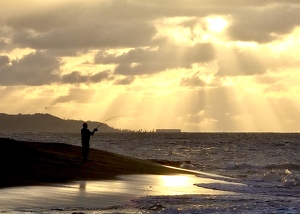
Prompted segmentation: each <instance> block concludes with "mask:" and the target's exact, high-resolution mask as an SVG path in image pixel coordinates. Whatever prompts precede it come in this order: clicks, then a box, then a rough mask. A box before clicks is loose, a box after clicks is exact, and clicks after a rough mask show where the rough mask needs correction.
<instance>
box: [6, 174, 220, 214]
mask: <svg viewBox="0 0 300 214" xmlns="http://www.w3.org/2000/svg"><path fill="white" fill-rule="evenodd" d="M210 182H212V179H209V178H203V177H196V176H195V175H191V174H176V175H149V174H138V175H121V176H117V177H116V179H113V180H99V181H74V182H70V183H64V184H59V183H58V184H52V185H46V186H45V185H42V186H23V187H9V188H2V189H0V212H1V211H3V212H10V211H27V212H33V213H36V212H37V213H39V212H42V211H50V212H51V213H56V212H55V211H59V212H58V213H63V212H62V211H66V212H67V211H69V212H70V211H82V210H84V213H89V212H87V211H88V210H89V211H95V210H115V209H119V210H122V209H133V210H136V209H140V208H141V209H143V208H142V207H139V206H140V205H137V204H136V203H134V200H139V199H140V198H143V197H145V196H163V195H169V196H171V195H190V194H202V195H219V194H222V193H223V194H224V193H225V192H222V191H218V190H212V189H204V188H201V187H197V186H195V185H194V184H197V183H210ZM46 213H47V212H46ZM122 213H123V212H122ZM125 213H126V212H125Z"/></svg>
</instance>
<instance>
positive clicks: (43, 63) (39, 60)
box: [0, 52, 61, 86]
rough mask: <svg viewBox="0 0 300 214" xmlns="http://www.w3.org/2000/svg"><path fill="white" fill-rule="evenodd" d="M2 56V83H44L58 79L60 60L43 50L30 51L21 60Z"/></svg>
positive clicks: (35, 84) (0, 83)
mask: <svg viewBox="0 0 300 214" xmlns="http://www.w3.org/2000/svg"><path fill="white" fill-rule="evenodd" d="M8 60H9V59H8V58H7V57H5V56H4V57H2V61H4V63H2V64H3V65H2V66H1V69H0V77H1V78H0V85H34V86H37V85H43V84H49V83H51V82H55V81H57V80H58V76H57V74H56V72H58V71H59V67H60V64H61V63H60V61H59V60H58V59H56V58H55V57H53V56H49V55H47V54H44V53H43V52H36V53H30V54H28V55H26V56H24V57H23V58H21V59H19V60H12V61H11V62H10V64H8V63H7V61H8Z"/></svg>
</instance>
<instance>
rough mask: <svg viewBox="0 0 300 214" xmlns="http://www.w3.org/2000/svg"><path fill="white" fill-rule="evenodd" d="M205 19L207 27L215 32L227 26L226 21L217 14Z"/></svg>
mask: <svg viewBox="0 0 300 214" xmlns="http://www.w3.org/2000/svg"><path fill="white" fill-rule="evenodd" d="M206 21H207V24H208V29H209V30H210V31H212V32H216V33H219V32H222V31H223V30H224V29H225V28H226V27H227V26H228V21H227V20H225V19H224V18H222V17H218V16H216V17H207V18H206Z"/></svg>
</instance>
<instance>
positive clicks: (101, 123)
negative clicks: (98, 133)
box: [96, 115, 126, 129]
mask: <svg viewBox="0 0 300 214" xmlns="http://www.w3.org/2000/svg"><path fill="white" fill-rule="evenodd" d="M116 117H126V115H117V116H113V117H110V118H108V119H107V120H105V121H103V122H100V124H99V126H97V127H96V129H97V128H99V127H100V126H102V125H103V124H105V122H107V121H109V120H112V119H114V118H116Z"/></svg>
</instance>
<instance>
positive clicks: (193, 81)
mask: <svg viewBox="0 0 300 214" xmlns="http://www.w3.org/2000/svg"><path fill="white" fill-rule="evenodd" d="M180 85H181V86H188V87H204V86H206V82H205V81H203V80H201V79H200V78H199V77H198V76H197V75H193V76H191V77H183V78H182V79H181V81H180Z"/></svg>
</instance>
